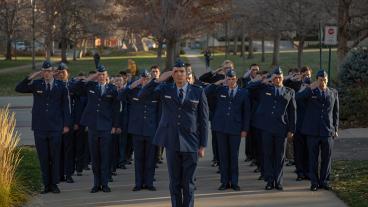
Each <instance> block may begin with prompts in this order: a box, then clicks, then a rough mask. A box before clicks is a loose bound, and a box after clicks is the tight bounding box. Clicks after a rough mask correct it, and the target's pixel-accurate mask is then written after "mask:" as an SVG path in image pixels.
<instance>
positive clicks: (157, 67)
mask: <svg viewBox="0 0 368 207" xmlns="http://www.w3.org/2000/svg"><path fill="white" fill-rule="evenodd" d="M152 69H158V70H160V66H158V65H152V66H151V70H152Z"/></svg>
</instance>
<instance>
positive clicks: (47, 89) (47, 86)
mask: <svg viewBox="0 0 368 207" xmlns="http://www.w3.org/2000/svg"><path fill="white" fill-rule="evenodd" d="M50 91H51V85H50V83H47V84H46V92H47V93H50Z"/></svg>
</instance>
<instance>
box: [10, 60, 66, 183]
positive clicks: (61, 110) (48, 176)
mask: <svg viewBox="0 0 368 207" xmlns="http://www.w3.org/2000/svg"><path fill="white" fill-rule="evenodd" d="M42 67H43V68H50V67H51V64H50V63H49V62H47V61H46V62H45V63H44V64H43V66H42ZM50 86H51V88H48V86H47V84H46V82H45V80H44V79H39V80H33V81H32V80H28V78H25V79H24V80H23V81H22V82H20V83H19V84H18V85H17V86H16V88H15V90H16V91H17V92H20V93H33V107H32V130H33V131H34V138H35V144H36V149H37V154H38V158H39V161H40V166H41V171H42V180H43V184H44V186H45V189H47V188H52V187H55V186H56V184H58V183H59V179H60V175H59V161H60V147H61V145H60V144H61V135H62V132H63V128H64V127H65V126H69V125H70V111H69V105H68V104H69V98H68V90H67V88H66V87H65V84H64V83H63V82H61V81H58V80H53V83H52V85H50Z"/></svg>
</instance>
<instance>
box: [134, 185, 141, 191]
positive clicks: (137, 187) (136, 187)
mask: <svg viewBox="0 0 368 207" xmlns="http://www.w3.org/2000/svg"><path fill="white" fill-rule="evenodd" d="M140 190H142V187H139V186H134V188H133V190H132V191H140Z"/></svg>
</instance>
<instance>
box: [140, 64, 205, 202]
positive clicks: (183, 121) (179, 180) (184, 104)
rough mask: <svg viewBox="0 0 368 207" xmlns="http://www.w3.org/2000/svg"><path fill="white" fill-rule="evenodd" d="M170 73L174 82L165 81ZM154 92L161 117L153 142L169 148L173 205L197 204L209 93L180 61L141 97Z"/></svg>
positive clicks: (142, 91)
mask: <svg viewBox="0 0 368 207" xmlns="http://www.w3.org/2000/svg"><path fill="white" fill-rule="evenodd" d="M170 76H172V77H173V79H174V83H167V84H165V83H162V82H163V81H165V80H167V79H168V78H169V77H170ZM160 83H161V84H160ZM152 93H154V94H155V95H156V98H157V99H158V100H160V101H161V104H162V114H161V120H160V123H159V126H158V129H157V131H156V134H155V137H154V140H153V143H154V144H157V145H160V146H164V147H165V148H166V159H167V166H168V170H169V178H170V194H171V203H172V206H174V207H182V206H183V207H189V206H194V188H195V183H194V178H195V171H196V168H197V162H198V156H200V157H203V156H204V148H205V147H206V146H207V138H208V105H207V98H206V95H205V93H204V91H203V89H202V88H200V87H198V86H195V85H190V84H189V83H188V81H187V72H186V70H185V65H184V63H183V62H182V61H181V60H178V61H177V62H176V64H175V66H174V68H173V70H172V71H168V72H165V73H163V74H162V75H161V77H160V78H159V79H156V80H153V81H151V82H149V83H148V84H147V85H146V86H145V87H143V89H142V90H141V92H140V93H139V96H138V98H140V99H145V98H146V97H150V96H151V94H152Z"/></svg>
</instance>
